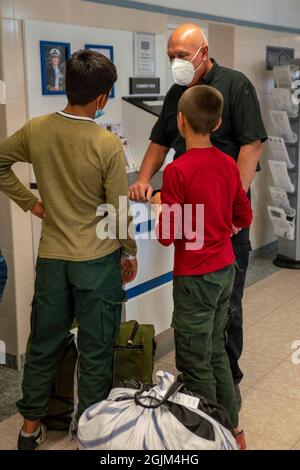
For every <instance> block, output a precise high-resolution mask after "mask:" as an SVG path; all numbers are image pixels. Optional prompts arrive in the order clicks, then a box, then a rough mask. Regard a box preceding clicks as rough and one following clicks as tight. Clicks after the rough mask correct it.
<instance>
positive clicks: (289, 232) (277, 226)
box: [268, 206, 295, 240]
mask: <svg viewBox="0 0 300 470" xmlns="http://www.w3.org/2000/svg"><path fill="white" fill-rule="evenodd" d="M268 212H269V217H270V219H271V221H272V224H273V228H274V234H275V236H276V237H280V238H286V239H287V240H294V239H295V220H288V216H287V215H286V213H285V212H284V210H283V209H281V208H279V207H273V206H268Z"/></svg>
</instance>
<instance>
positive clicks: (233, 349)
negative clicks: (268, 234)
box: [226, 229, 251, 385]
mask: <svg viewBox="0 0 300 470" xmlns="http://www.w3.org/2000/svg"><path fill="white" fill-rule="evenodd" d="M232 243H233V248H234V251H235V254H236V257H237V259H236V264H237V269H236V275H235V281H234V286H233V291H232V295H231V299H230V309H231V311H232V314H233V317H232V320H231V323H230V325H229V328H228V341H227V346H226V351H227V354H228V358H229V362H230V368H231V372H232V376H233V381H234V383H235V384H237V385H238V384H239V383H240V382H241V381H242V379H243V372H242V371H241V369H240V366H239V360H240V357H241V355H242V352H243V305H242V299H243V294H244V288H245V283H246V276H247V268H248V263H249V252H250V251H251V245H250V241H249V229H248V230H242V232H240V233H239V235H237V236H236V237H233V239H232Z"/></svg>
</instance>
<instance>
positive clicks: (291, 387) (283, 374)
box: [255, 359, 300, 427]
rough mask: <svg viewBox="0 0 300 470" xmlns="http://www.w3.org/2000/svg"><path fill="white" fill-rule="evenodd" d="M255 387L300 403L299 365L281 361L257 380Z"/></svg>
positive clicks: (289, 361)
mask: <svg viewBox="0 0 300 470" xmlns="http://www.w3.org/2000/svg"><path fill="white" fill-rule="evenodd" d="M255 387H256V388H258V389H259V390H264V391H265V392H266V393H268V392H270V391H271V392H272V391H273V392H274V393H277V394H279V395H283V396H284V397H288V398H291V399H294V400H299V402H300V365H295V364H293V363H292V361H291V359H290V360H286V361H283V362H281V363H280V364H279V365H278V366H277V367H275V368H274V369H273V370H272V371H271V372H269V373H268V374H267V375H265V377H263V378H262V379H261V380H259V381H258V382H257V383H256V384H255ZM299 420H300V416H299ZM299 427H300V424H299Z"/></svg>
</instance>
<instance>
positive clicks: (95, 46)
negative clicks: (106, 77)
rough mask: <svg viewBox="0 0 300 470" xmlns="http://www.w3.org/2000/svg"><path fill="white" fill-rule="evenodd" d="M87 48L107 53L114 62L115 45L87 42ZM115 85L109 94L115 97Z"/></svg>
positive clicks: (110, 96)
mask: <svg viewBox="0 0 300 470" xmlns="http://www.w3.org/2000/svg"><path fill="white" fill-rule="evenodd" d="M84 47H85V49H92V50H95V51H97V52H100V53H101V54H103V55H105V56H106V57H107V58H108V59H109V60H110V61H111V62H112V63H114V48H113V46H107V45H99V44H86V45H85V46H84ZM115 96H116V95H115V85H113V87H112V89H111V94H110V95H109V98H110V99H112V98H115Z"/></svg>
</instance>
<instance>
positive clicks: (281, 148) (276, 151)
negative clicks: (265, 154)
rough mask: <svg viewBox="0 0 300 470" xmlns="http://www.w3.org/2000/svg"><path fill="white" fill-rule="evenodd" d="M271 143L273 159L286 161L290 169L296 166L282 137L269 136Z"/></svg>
mask: <svg viewBox="0 0 300 470" xmlns="http://www.w3.org/2000/svg"><path fill="white" fill-rule="evenodd" d="M269 145H270V149H271V152H272V156H273V160H277V161H279V162H281V161H284V162H286V164H287V167H288V169H289V170H291V169H292V168H294V166H295V165H293V163H292V162H291V160H290V157H289V154H288V151H287V148H286V145H285V142H284V140H283V138H282V137H269Z"/></svg>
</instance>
